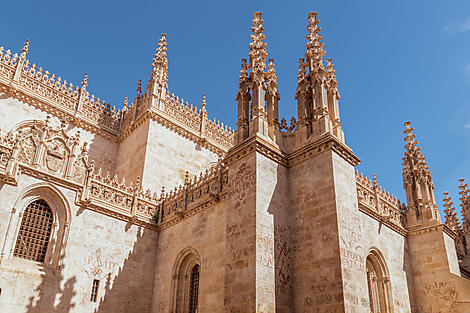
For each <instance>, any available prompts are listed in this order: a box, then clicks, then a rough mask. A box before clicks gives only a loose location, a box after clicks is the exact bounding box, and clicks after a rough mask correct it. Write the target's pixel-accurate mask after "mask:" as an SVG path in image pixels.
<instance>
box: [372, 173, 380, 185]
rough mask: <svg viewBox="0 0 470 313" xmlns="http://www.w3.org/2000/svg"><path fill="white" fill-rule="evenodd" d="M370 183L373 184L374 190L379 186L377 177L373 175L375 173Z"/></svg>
mask: <svg viewBox="0 0 470 313" xmlns="http://www.w3.org/2000/svg"><path fill="white" fill-rule="evenodd" d="M372 183H373V184H374V188H375V187H377V186H378V185H379V184H378V183H377V176H376V175H375V173H374V174H373V175H372Z"/></svg>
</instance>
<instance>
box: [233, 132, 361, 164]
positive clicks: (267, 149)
mask: <svg viewBox="0 0 470 313" xmlns="http://www.w3.org/2000/svg"><path fill="white" fill-rule="evenodd" d="M327 150H331V151H335V152H336V153H337V154H338V155H339V156H341V157H342V158H344V159H345V160H346V161H347V162H348V163H350V164H351V165H353V166H356V165H358V164H359V163H360V162H361V160H360V159H359V158H358V157H357V156H356V155H354V153H353V151H352V150H351V149H350V148H349V147H348V146H346V145H345V144H343V143H342V142H341V141H339V140H338V139H337V138H336V137H335V136H333V135H331V134H326V135H324V136H322V137H320V138H318V139H317V140H314V141H312V142H310V143H308V144H306V145H305V146H303V147H301V148H299V149H297V150H295V151H294V152H291V153H286V152H285V151H283V150H281V149H280V147H279V146H277V145H276V144H275V143H274V142H272V141H270V140H269V139H265V138H263V137H262V136H259V135H258V136H254V137H252V138H250V139H248V140H246V141H244V142H243V143H241V144H240V145H238V146H235V147H233V148H231V149H230V150H229V152H228V153H227V157H226V160H225V162H227V164H231V163H233V162H235V161H236V160H238V159H240V158H242V157H243V156H244V155H246V154H248V153H249V152H252V151H257V152H259V153H261V154H263V155H264V156H266V157H268V158H270V159H271V160H273V161H275V162H277V163H279V164H281V165H283V166H285V167H292V166H295V165H297V164H299V163H301V162H303V161H305V160H308V159H309V158H311V157H313V156H315V155H317V154H319V153H322V152H324V151H327Z"/></svg>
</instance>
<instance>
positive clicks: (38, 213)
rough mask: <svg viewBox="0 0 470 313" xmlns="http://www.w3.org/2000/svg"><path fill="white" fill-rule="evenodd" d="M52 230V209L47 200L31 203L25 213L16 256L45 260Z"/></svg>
mask: <svg viewBox="0 0 470 313" xmlns="http://www.w3.org/2000/svg"><path fill="white" fill-rule="evenodd" d="M51 230H52V211H51V208H50V207H49V205H48V204H47V203H46V201H44V200H42V199H40V200H36V201H34V202H32V203H30V204H29V205H28V206H27V207H26V210H25V211H24V214H23V219H22V220H21V226H20V230H19V232H18V237H17V239H16V246H15V251H14V254H13V255H14V256H16V257H20V258H23V259H27V260H31V261H36V262H44V259H45V257H46V252H47V245H48V243H49V238H50V236H51Z"/></svg>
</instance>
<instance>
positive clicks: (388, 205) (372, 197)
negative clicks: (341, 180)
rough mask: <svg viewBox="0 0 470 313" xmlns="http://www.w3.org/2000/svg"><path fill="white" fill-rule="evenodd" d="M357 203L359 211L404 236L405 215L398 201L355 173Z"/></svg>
mask: <svg viewBox="0 0 470 313" xmlns="http://www.w3.org/2000/svg"><path fill="white" fill-rule="evenodd" d="M356 188H357V201H358V205H359V210H361V211H363V212H364V213H366V214H368V215H370V216H371V217H373V218H375V219H377V220H378V221H380V222H382V223H383V224H385V225H387V226H389V227H390V228H392V229H394V230H395V231H397V232H398V233H400V234H402V235H406V228H405V227H406V225H405V215H404V214H403V209H402V205H401V203H400V200H398V199H397V198H396V197H395V196H393V195H392V194H390V193H388V192H386V191H385V189H383V188H382V187H380V186H379V185H378V184H377V178H376V176H375V174H374V179H373V181H371V180H370V179H368V178H367V177H365V176H363V175H362V174H359V172H358V171H356Z"/></svg>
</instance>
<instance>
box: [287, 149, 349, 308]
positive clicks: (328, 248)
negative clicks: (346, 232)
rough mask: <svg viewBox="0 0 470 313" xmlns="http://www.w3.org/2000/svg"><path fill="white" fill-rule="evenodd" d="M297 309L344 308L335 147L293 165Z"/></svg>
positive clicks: (294, 279) (294, 283)
mask: <svg viewBox="0 0 470 313" xmlns="http://www.w3.org/2000/svg"><path fill="white" fill-rule="evenodd" d="M289 179H290V190H291V205H292V207H291V209H292V240H293V247H294V267H293V309H294V310H293V311H294V312H318V311H319V312H342V311H343V306H344V301H343V288H342V272H341V261H340V251H339V243H338V240H339V238H338V222H337V214H336V200H335V190H334V178H333V165H332V152H331V151H326V152H323V153H320V154H318V155H316V156H315V157H313V158H310V159H308V160H306V161H304V162H302V163H299V164H297V165H296V166H294V167H292V168H290V173H289Z"/></svg>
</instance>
